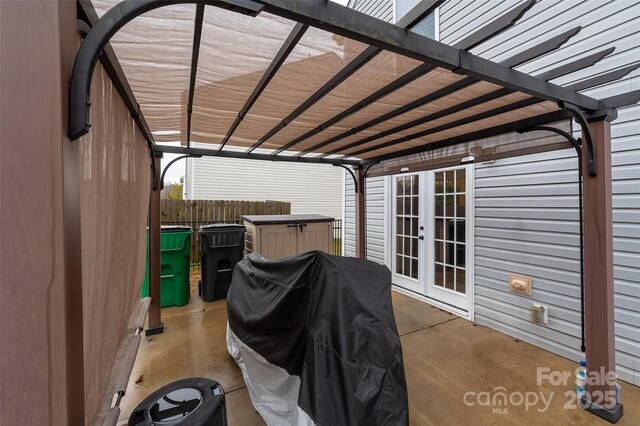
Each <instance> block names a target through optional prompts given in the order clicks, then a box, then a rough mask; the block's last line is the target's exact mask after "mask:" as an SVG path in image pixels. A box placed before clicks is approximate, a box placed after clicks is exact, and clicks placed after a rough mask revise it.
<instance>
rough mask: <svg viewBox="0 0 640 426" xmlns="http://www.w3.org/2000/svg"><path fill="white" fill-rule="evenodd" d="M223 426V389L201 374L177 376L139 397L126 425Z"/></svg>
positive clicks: (224, 420)
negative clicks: (170, 381) (142, 397)
mask: <svg viewBox="0 0 640 426" xmlns="http://www.w3.org/2000/svg"><path fill="white" fill-rule="evenodd" d="M160 424H161V425H167V426H173V425H194V426H204V425H207V426H209V425H211V426H226V425H227V409H226V407H225V399H224V389H222V386H220V384H218V382H216V381H215V380H211V379H205V378H203V377H193V378H190V379H183V380H178V381H177V382H173V383H169V384H168V385H166V386H163V387H161V388H160V389H158V390H157V391H155V392H154V393H152V394H151V395H149V396H148V397H147V398H146V399H145V400H144V401H142V402H141V403H140V404H139V405H138V406H137V407H136V409H135V410H133V413H131V416H130V417H129V423H128V425H129V426H138V425H160Z"/></svg>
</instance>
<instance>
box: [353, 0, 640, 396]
mask: <svg viewBox="0 0 640 426" xmlns="http://www.w3.org/2000/svg"><path fill="white" fill-rule="evenodd" d="M372 1H373V0H372ZM522 1H523V0H494V1H490V2H487V1H479V0H477V1H471V0H464V1H454V0H450V1H446V2H445V3H444V4H443V5H442V6H440V9H439V26H440V40H441V41H443V42H444V43H447V44H454V43H455V42H456V41H458V40H459V39H461V38H463V37H465V36H466V35H467V34H468V33H471V32H473V31H474V30H476V29H478V28H480V27H482V26H483V25H485V24H486V23H487V22H490V21H491V20H493V19H494V18H496V17H497V16H499V15H501V14H503V13H505V12H506V11H508V10H509V9H511V8H513V7H515V6H517V5H519V4H521V2H522ZM378 2H379V3H388V2H387V1H385V0H378ZM356 3H357V2H356ZM368 3H370V2H368ZM389 20H390V19H389ZM577 25H581V26H582V27H583V29H582V31H581V32H580V33H579V34H577V35H576V36H575V37H574V38H572V39H571V40H570V41H569V42H568V43H566V44H565V46H563V47H561V48H560V49H558V50H556V51H554V52H552V53H549V54H547V55H544V56H542V57H541V58H538V59H536V60H534V61H531V62H529V63H526V64H524V65H522V66H520V67H519V68H518V69H519V70H522V71H524V72H527V73H531V74H534V75H535V74H538V73H541V72H544V71H546V70H548V69H551V68H555V67H557V66H560V65H563V64H565V63H568V62H571V61H573V60H576V59H578V58H580V57H583V56H586V55H588V54H591V53H594V52H595V51H597V50H601V49H605V48H607V47H610V46H615V47H616V51H615V52H614V53H613V54H611V55H610V56H608V57H607V58H605V59H604V60H602V61H601V62H600V63H599V64H597V65H595V66H593V67H590V68H587V69H585V70H581V71H578V72H576V73H573V74H570V75H568V76H566V77H562V78H559V79H556V80H554V83H557V84H563V85H568V84H571V83H573V82H576V81H580V80H583V79H586V78H589V77H592V76H594V75H598V74H600V73H605V72H608V71H611V70H614V69H617V68H620V67H623V66H625V65H629V64H631V63H635V62H636V61H637V58H638V57H640V3H638V2H635V1H616V2H606V1H588V0H587V1H584V0H583V1H578V0H575V1H557V0H549V1H544V2H537V3H536V4H535V5H534V6H533V8H532V9H531V10H529V11H528V12H527V13H526V14H525V15H524V17H523V18H522V19H521V20H520V21H519V22H518V23H517V24H516V25H515V26H514V27H513V28H510V29H508V30H506V31H505V32H504V33H502V34H500V35H499V36H497V37H495V38H494V39H493V40H490V41H489V42H487V43H484V44H481V45H480V46H478V47H476V48H474V49H473V50H472V52H473V53H475V54H478V55H480V56H482V57H485V58H487V59H491V60H494V61H501V60H504V59H506V58H508V57H510V56H512V55H514V54H516V53H518V52H520V51H522V50H524V49H527V48H529V47H531V46H533V45H536V44H538V43H540V42H542V41H543V40H545V39H547V38H549V37H551V36H554V35H557V34H559V33H561V32H563V31H566V30H568V29H570V28H573V27H575V26H577ZM638 75H640V72H639V71H634V72H632V73H631V74H629V75H628V76H626V77H624V78H623V79H621V80H619V81H616V82H613V83H610V84H607V85H603V86H601V87H598V88H595V89H591V90H589V91H586V92H585V93H587V94H589V95H591V96H594V97H598V98H604V97H608V96H614V95H617V94H621V93H625V92H628V91H631V90H638V89H640V79H639V78H638ZM612 144H613V154H612V157H613V158H612V162H613V172H612V174H613V179H614V182H613V193H614V196H613V208H614V211H613V219H614V262H615V270H614V279H615V284H614V288H615V320H616V324H615V332H616V363H617V368H618V375H619V377H620V378H622V379H623V380H626V381H628V382H631V383H634V384H636V385H640V355H639V354H640V254H639V253H640V106H633V107H628V108H624V109H621V110H620V111H619V117H618V119H617V120H616V121H614V122H613V125H612ZM576 167H577V161H576V154H575V152H574V151H573V150H563V151H557V152H551V153H544V154H535V155H531V156H526V157H518V158H512V159H505V160H499V161H496V162H495V163H493V164H478V165H476V180H475V187H476V193H475V196H476V198H475V201H476V226H475V249H476V255H475V268H476V269H475V291H476V293H475V320H476V321H477V322H478V323H480V324H484V325H487V326H489V327H492V328H495V329H497V330H499V331H502V332H504V333H507V334H509V335H512V336H514V337H517V338H519V339H522V340H524V341H527V342H530V343H532V344H535V345H537V346H540V347H543V348H545V349H547V350H550V351H552V352H555V353H558V354H560V355H563V356H565V357H567V358H570V359H574V360H577V359H580V358H583V354H581V353H580V351H579V348H580V288H579V282H580V281H579V264H578V255H579V253H578V243H579V234H578V222H577V218H578V212H577V202H578V201H577V183H576V180H577V171H576ZM347 192H348V191H347ZM372 197H373V195H372V194H367V205H369V203H372V204H373V205H376V201H375V200H371V201H369V199H370V198H372ZM376 197H380V199H382V200H383V199H384V197H383V196H380V195H376ZM347 200H348V196H347ZM345 207H346V212H345V213H346V214H347V215H349V214H351V217H353V210H350V209H353V204H351V205H349V204H348V203H347V204H345ZM367 213H368V214H371V213H370V211H368V212H367ZM346 226H347V228H346V229H345V232H346V233H347V234H348V233H349V232H350V230H349V226H353V225H349V224H346ZM351 232H352V230H351ZM367 237H368V238H375V239H377V240H378V241H381V240H383V236H379V235H372V232H367ZM345 244H346V245H347V246H349V244H353V240H349V239H348V238H347V239H346V241H345ZM367 245H368V246H369V242H368V244H367ZM351 247H353V246H351ZM350 250H352V249H350V248H349V247H348V248H347V251H346V253H347V254H349V253H350ZM510 272H514V273H521V274H525V275H529V276H532V277H533V295H532V297H525V296H518V295H515V294H514V293H511V292H509V291H507V279H508V274H509V273H510ZM534 301H535V302H538V303H542V304H544V305H546V306H548V307H549V324H548V325H545V326H541V325H536V324H534V323H532V322H531V321H530V320H529V315H530V308H531V304H532V302H534Z"/></svg>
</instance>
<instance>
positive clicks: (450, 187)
mask: <svg viewBox="0 0 640 426" xmlns="http://www.w3.org/2000/svg"><path fill="white" fill-rule="evenodd" d="M444 190H445V192H446V193H447V194H452V193H454V192H455V172H454V171H450V172H445V173H444Z"/></svg>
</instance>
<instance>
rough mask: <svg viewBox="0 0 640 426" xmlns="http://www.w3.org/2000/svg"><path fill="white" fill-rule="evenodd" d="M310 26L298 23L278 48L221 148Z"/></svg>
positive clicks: (221, 147)
mask: <svg viewBox="0 0 640 426" xmlns="http://www.w3.org/2000/svg"><path fill="white" fill-rule="evenodd" d="M308 28H309V26H308V25H304V24H296V25H295V26H294V27H293V29H292V30H291V33H289V36H288V37H287V39H286V40H285V41H284V43H283V44H282V46H281V47H280V50H278V53H276V56H274V58H273V60H272V61H271V64H269V67H268V68H267V69H266V70H265V72H264V74H262V78H260V81H259V82H258V84H257V85H256V87H255V88H254V89H253V92H251V95H249V98H248V99H247V101H246V102H245V103H244V105H243V106H242V109H240V112H239V113H238V115H237V116H236V118H235V120H233V124H231V127H230V128H229V130H228V131H227V134H226V135H225V137H224V139H223V140H222V142H221V143H220V148H219V149H220V150H222V149H223V148H224V146H225V145H226V144H227V142H228V141H229V139H230V138H231V136H232V135H233V133H234V132H235V131H236V129H237V128H238V126H239V125H240V123H241V122H242V120H244V117H245V116H246V115H247V113H248V112H249V109H251V107H252V106H253V104H254V103H255V102H256V101H257V100H258V98H259V97H260V95H261V94H262V92H263V91H264V89H266V87H267V85H268V84H269V82H270V81H271V79H273V77H274V76H275V75H276V72H278V70H279V69H280V67H281V66H282V64H283V63H284V61H285V60H286V59H287V57H288V56H289V54H290V53H291V51H292V50H293V49H294V48H295V47H296V45H297V44H298V42H299V41H300V39H301V38H302V36H303V35H304V33H305V32H306V31H307V29H308Z"/></svg>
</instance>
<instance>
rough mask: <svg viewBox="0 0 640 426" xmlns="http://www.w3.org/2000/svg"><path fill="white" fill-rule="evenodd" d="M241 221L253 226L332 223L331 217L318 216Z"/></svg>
mask: <svg viewBox="0 0 640 426" xmlns="http://www.w3.org/2000/svg"><path fill="white" fill-rule="evenodd" d="M242 219H243V220H245V221H247V222H249V223H253V224H254V225H268V224H281V223H287V224H290V223H314V222H333V218H332V217H329V216H322V215H319V214H279V215H250V216H242Z"/></svg>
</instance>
